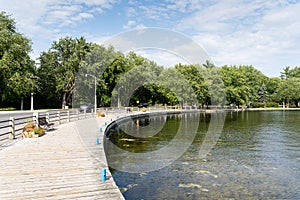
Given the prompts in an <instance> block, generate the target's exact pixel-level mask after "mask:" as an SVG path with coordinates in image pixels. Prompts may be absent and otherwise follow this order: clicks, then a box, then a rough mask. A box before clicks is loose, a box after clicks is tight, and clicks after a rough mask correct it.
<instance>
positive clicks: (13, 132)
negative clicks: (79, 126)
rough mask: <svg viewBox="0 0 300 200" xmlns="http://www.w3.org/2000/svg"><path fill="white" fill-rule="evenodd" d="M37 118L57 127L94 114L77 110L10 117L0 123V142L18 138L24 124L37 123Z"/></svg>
mask: <svg viewBox="0 0 300 200" xmlns="http://www.w3.org/2000/svg"><path fill="white" fill-rule="evenodd" d="M38 117H46V120H47V122H48V123H54V124H55V125H58V124H62V123H68V122H71V121H76V120H80V119H86V118H91V117H95V114H94V113H85V112H79V111H78V110H63V111H49V112H36V113H33V115H27V116H22V117H10V118H9V119H7V120H2V121H0V142H3V141H4V140H8V139H9V140H13V139H17V138H20V137H21V134H22V129H23V127H24V126H25V124H26V123H28V122H32V121H35V122H37V120H38Z"/></svg>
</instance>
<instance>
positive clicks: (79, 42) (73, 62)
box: [40, 37, 91, 108]
mask: <svg viewBox="0 0 300 200" xmlns="http://www.w3.org/2000/svg"><path fill="white" fill-rule="evenodd" d="M90 48H91V44H90V43H87V42H86V40H85V38H83V37H80V38H75V39H73V38H72V37H65V38H61V39H59V41H54V42H53V43H52V46H51V48H50V49H49V50H48V52H42V53H41V56H40V61H41V70H44V68H45V69H47V70H50V72H49V74H51V76H52V78H53V79H55V83H56V93H59V94H60V95H61V107H62V108H64V107H65V106H66V105H67V103H68V105H71V100H72V94H73V92H74V89H75V77H76V74H77V72H78V71H79V69H80V66H81V62H83V61H84V59H85V58H86V54H87V53H88V52H89V51H90ZM53 76H54V77H53ZM45 81H46V80H45ZM45 85H47V84H45Z"/></svg>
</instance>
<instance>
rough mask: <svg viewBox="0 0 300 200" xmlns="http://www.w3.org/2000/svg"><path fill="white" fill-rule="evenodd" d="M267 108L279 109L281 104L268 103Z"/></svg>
mask: <svg viewBox="0 0 300 200" xmlns="http://www.w3.org/2000/svg"><path fill="white" fill-rule="evenodd" d="M267 107H268V108H278V107H279V104H278V103H276V102H268V103H267Z"/></svg>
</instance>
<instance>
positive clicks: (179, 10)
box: [0, 0, 300, 77]
mask: <svg viewBox="0 0 300 200" xmlns="http://www.w3.org/2000/svg"><path fill="white" fill-rule="evenodd" d="M0 11H5V12H7V13H9V14H11V15H12V18H14V19H15V21H16V25H17V31H18V32H20V33H22V34H24V35H25V36H26V37H28V38H29V39H31V41H32V47H33V51H32V53H31V57H32V58H33V59H36V58H37V57H38V56H39V55H40V53H41V52H42V51H47V50H48V49H49V48H50V47H51V44H52V42H53V41H55V40H58V39H59V38H61V37H65V36H71V37H73V38H75V37H80V36H84V37H85V38H86V39H87V41H88V42H95V43H99V44H103V43H104V42H105V41H107V40H108V39H110V38H112V37H114V36H115V35H118V34H120V33H123V32H126V31H130V30H133V29H142V28H148V27H156V28H163V29H168V30H171V31H175V32H178V33H180V34H183V35H185V36H186V37H188V38H190V39H191V40H193V41H194V42H196V43H197V44H199V45H200V46H201V47H202V48H203V49H204V50H205V52H206V53H207V54H208V55H209V57H210V58H211V60H212V61H213V62H214V63H215V65H217V66H222V65H253V66H254V67H255V68H256V69H258V70H260V71H261V72H263V73H264V74H265V75H267V76H269V77H278V76H279V75H280V72H281V71H282V69H283V68H284V67H286V66H290V67H295V66H300V1H296V0H290V1H284V0H272V1H266V0H177V1H176V0H162V1H157V0H144V1H137V0H129V1H122V0H66V1H62V0H22V1H21V0H0ZM137 53H140V54H141V55H143V56H145V57H148V58H149V59H151V60H154V61H156V62H157V63H158V64H160V65H165V66H166V67H167V66H168V65H169V66H172V65H174V64H176V63H178V62H181V63H185V60H182V58H180V57H179V56H178V55H172V53H170V52H166V51H161V50H153V49H152V50H149V51H147V50H141V51H139V52H137Z"/></svg>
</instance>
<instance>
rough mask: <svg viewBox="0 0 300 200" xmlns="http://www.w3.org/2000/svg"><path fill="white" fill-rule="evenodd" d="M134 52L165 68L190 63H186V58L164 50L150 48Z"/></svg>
mask: <svg viewBox="0 0 300 200" xmlns="http://www.w3.org/2000/svg"><path fill="white" fill-rule="evenodd" d="M134 52H135V53H137V54H138V55H141V56H143V57H145V58H148V59H149V60H152V61H154V62H156V64H158V65H160V66H164V67H172V66H174V65H176V64H178V63H181V64H189V62H188V61H186V60H185V59H184V58H182V57H180V56H179V55H177V54H174V53H173V52H169V51H167V50H163V49H150V48H149V49H140V50H135V51H134Z"/></svg>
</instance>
